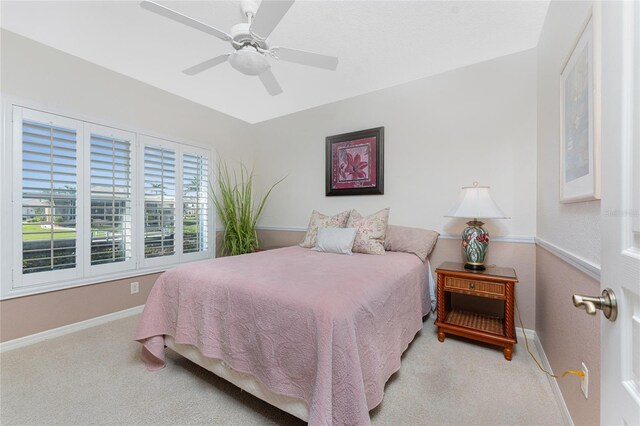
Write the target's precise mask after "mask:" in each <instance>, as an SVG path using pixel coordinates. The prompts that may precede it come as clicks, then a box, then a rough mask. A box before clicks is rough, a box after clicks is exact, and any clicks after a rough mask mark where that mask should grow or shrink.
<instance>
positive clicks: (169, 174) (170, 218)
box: [144, 144, 176, 258]
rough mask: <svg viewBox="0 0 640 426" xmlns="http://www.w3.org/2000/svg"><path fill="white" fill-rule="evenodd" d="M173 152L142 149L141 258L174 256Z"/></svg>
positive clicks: (174, 178)
mask: <svg viewBox="0 0 640 426" xmlns="http://www.w3.org/2000/svg"><path fill="white" fill-rule="evenodd" d="M175 224H176V152H175V150H173V149H170V148H165V147H162V146H150V145H146V144H145V146H144V257H145V258H151V257H160V256H172V255H174V254H175V253H176V243H175V241H176V235H175V234H176V232H175V231H176V226H175Z"/></svg>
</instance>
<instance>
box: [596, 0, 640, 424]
mask: <svg viewBox="0 0 640 426" xmlns="http://www.w3.org/2000/svg"><path fill="white" fill-rule="evenodd" d="M601 278H602V280H601V287H602V289H605V288H607V287H608V288H611V289H612V290H613V291H614V292H615V295H616V296H617V299H618V318H617V320H616V321H615V322H611V321H608V320H607V319H605V318H604V316H602V322H601V326H600V330H601V345H602V350H601V355H602V361H601V362H602V368H601V374H602V378H601V386H602V387H601V394H602V400H601V418H600V420H601V423H602V424H603V425H640V3H639V2H603V3H602V277H601Z"/></svg>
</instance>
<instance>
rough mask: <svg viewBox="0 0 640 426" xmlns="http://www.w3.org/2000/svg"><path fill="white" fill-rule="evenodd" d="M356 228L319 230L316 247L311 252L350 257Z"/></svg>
mask: <svg viewBox="0 0 640 426" xmlns="http://www.w3.org/2000/svg"><path fill="white" fill-rule="evenodd" d="M357 232H358V228H319V229H318V238H317V239H316V246H315V247H314V248H312V249H311V250H315V251H322V252H325V253H337V254H348V255H351V254H353V252H352V251H351V249H352V248H353V241H354V240H355V239H356V233H357Z"/></svg>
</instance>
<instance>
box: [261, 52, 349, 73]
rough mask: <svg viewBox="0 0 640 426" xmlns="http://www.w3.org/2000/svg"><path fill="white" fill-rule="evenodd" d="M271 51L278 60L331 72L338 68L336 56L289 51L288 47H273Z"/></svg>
mask: <svg viewBox="0 0 640 426" xmlns="http://www.w3.org/2000/svg"><path fill="white" fill-rule="evenodd" d="M271 51H272V52H273V53H275V55H276V58H278V59H282V60H283V61H288V62H295V63H296V64H300V65H308V66H310V67H317V68H324V69H326V70H331V71H335V70H336V68H337V67H338V58H336V57H335V56H327V55H321V54H319V53H313V52H307V51H304V50H297V49H289V48H287V47H273V48H271Z"/></svg>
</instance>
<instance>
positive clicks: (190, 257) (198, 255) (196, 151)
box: [179, 145, 216, 262]
mask: <svg viewBox="0 0 640 426" xmlns="http://www.w3.org/2000/svg"><path fill="white" fill-rule="evenodd" d="M184 154H188V155H197V156H201V157H207V181H209V182H211V177H212V176H213V175H212V170H213V163H212V158H211V155H210V151H207V150H205V149H202V148H197V147H193V146H184V145H183V146H181V147H180V175H181V177H180V182H183V181H182V178H183V177H184V176H183V173H182V167H183V164H184ZM183 195H184V191H183V190H182V188H181V192H180V208H179V210H180V216H181V220H182V226H181V227H180V232H181V235H180V253H181V255H182V259H181V261H182V262H192V261H196V260H203V259H208V258H210V257H212V256H213V251H212V247H214V245H215V241H214V240H215V239H216V236H215V234H214V226H213V223H212V222H213V218H214V213H213V212H212V211H213V208H214V207H213V200H212V199H211V194H209V206H208V208H209V217H208V220H207V238H208V240H207V249H206V250H203V251H197V252H192V253H184V203H183V200H182V196H183Z"/></svg>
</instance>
